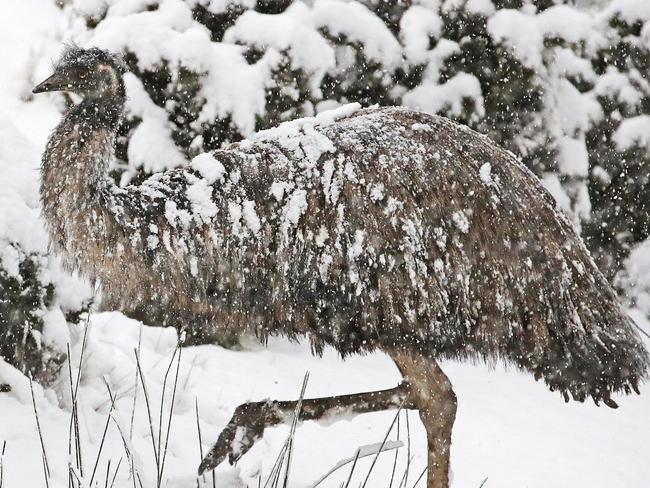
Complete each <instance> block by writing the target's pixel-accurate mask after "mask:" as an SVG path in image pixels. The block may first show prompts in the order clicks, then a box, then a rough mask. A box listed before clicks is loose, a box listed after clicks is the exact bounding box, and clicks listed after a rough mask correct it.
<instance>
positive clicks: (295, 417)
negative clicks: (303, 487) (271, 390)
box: [282, 372, 309, 488]
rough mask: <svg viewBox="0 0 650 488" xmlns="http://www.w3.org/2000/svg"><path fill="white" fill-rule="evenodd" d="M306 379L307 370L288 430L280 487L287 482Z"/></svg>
mask: <svg viewBox="0 0 650 488" xmlns="http://www.w3.org/2000/svg"><path fill="white" fill-rule="evenodd" d="M308 381H309V372H306V373H305V377H304V379H303V380H302V389H301V390H300V397H299V398H298V403H297V404H296V410H295V411H294V413H293V422H292V423H291V431H290V432H289V439H288V441H289V447H288V452H287V467H286V469H285V471H284V483H283V484H282V488H287V484H288V483H289V468H290V466H291V453H292V451H293V437H294V435H295V432H296V426H297V425H298V419H299V418H300V412H301V411H302V401H303V399H304V398H305V390H306V389H307V382H308Z"/></svg>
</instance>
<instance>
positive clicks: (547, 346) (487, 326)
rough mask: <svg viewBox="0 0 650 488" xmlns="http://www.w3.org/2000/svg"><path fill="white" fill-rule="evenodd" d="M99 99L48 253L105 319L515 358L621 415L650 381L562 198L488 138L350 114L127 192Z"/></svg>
mask: <svg viewBox="0 0 650 488" xmlns="http://www.w3.org/2000/svg"><path fill="white" fill-rule="evenodd" d="M98 103H99V102H97V101H96V100H93V99H92V98H88V99H86V100H84V101H83V102H82V103H81V104H80V105H78V106H77V107H74V108H73V109H72V110H71V112H70V113H69V114H67V116H66V117H65V118H64V120H63V121H62V123H61V124H60V125H59V126H58V127H57V129H56V130H55V131H54V133H53V134H52V137H51V139H50V141H49V143H48V146H47V149H46V152H45V155H44V159H43V183H42V198H43V202H44V213H45V217H46V220H47V222H48V225H49V229H50V235H51V239H52V243H53V244H54V246H55V247H56V248H57V250H58V251H59V252H60V253H62V254H63V255H64V257H65V259H66V261H67V262H68V264H69V265H70V267H72V268H75V269H77V270H79V271H80V272H82V273H84V274H86V275H88V276H90V277H91V278H92V279H98V280H100V282H101V284H102V287H103V290H104V293H105V302H104V303H105V304H106V305H107V306H108V307H111V308H121V309H127V310H132V311H134V312H136V313H142V314H144V315H147V316H149V317H151V316H154V315H155V311H157V310H160V311H163V312H164V313H165V314H166V315H167V316H170V317H171V318H172V321H173V322H174V323H175V325H177V326H179V327H183V326H184V325H187V324H190V323H194V324H197V323H198V324H200V323H203V324H209V326H210V327H213V328H228V329H230V330H233V331H236V332H238V331H243V330H254V331H255V332H256V333H257V334H259V335H260V336H261V337H266V336H268V335H270V334H283V335H287V336H289V337H295V336H299V335H304V334H306V335H307V336H308V337H309V338H310V339H311V341H312V342H313V344H314V348H315V350H316V351H320V350H321V348H322V347H323V346H324V345H325V344H328V345H332V346H334V347H335V348H336V349H337V350H338V351H340V352H341V354H344V355H345V354H350V353H356V352H363V351H369V350H373V349H376V348H380V349H382V350H387V351H391V350H392V351H395V350H401V351H407V352H408V351H411V352H417V353H418V354H421V355H425V356H429V357H432V358H440V357H444V358H460V359H473V358H485V359H500V358H502V359H505V360H507V361H509V362H511V363H514V364H516V365H517V366H519V367H521V368H523V369H526V370H529V371H531V372H533V373H534V374H535V375H536V376H538V377H543V378H544V380H545V381H546V383H547V384H548V385H549V386H550V387H551V388H552V389H557V390H560V391H562V392H563V394H564V395H565V396H567V395H569V394H570V395H572V396H573V397H574V398H576V399H578V400H583V399H584V398H585V397H586V396H592V397H593V398H594V399H595V400H596V401H599V400H601V399H604V400H605V401H607V402H609V401H610V400H609V395H610V393H611V392H613V391H618V390H624V391H626V392H627V391H629V390H630V388H633V389H637V382H638V381H639V380H640V379H642V378H643V377H644V376H645V374H646V371H647V368H648V356H647V353H646V351H645V349H644V348H643V346H642V344H641V342H640V341H639V339H638V337H637V335H636V333H635V331H634V328H633V325H632V323H631V320H630V319H629V318H628V316H627V315H626V314H625V313H624V312H623V311H622V310H621V308H620V306H619V304H618V302H617V299H616V296H615V294H614V292H613V291H612V289H611V287H610V286H609V285H608V283H607V282H606V280H605V279H604V277H603V276H602V275H601V273H600V272H599V271H598V269H597V268H596V266H595V265H594V263H593V261H592V260H591V258H590V257H589V254H588V252H587V250H586V249H585V246H584V244H583V243H582V241H581V240H580V238H579V237H578V236H577V235H576V232H575V230H574V229H573V228H572V226H571V225H570V223H569V222H568V221H567V219H566V218H565V217H564V216H563V215H562V213H561V212H559V211H558V210H556V206H555V202H554V201H553V199H552V197H551V196H550V195H549V194H548V192H546V191H545V190H544V188H543V187H542V186H541V185H540V183H539V181H538V180H537V178H536V177H535V176H533V175H532V174H531V173H530V172H529V171H528V170H527V169H526V168H525V167H524V166H523V165H522V164H521V163H519V162H518V161H517V159H516V158H515V157H514V156H513V155H512V154H510V153H507V152H505V151H503V150H502V149H500V148H498V147H497V146H495V145H494V144H493V143H491V142H490V141H489V140H488V139H487V138H485V137H483V136H481V135H479V134H477V133H476V132H473V131H471V130H469V129H467V128H465V127H462V126H460V125H457V124H455V123H452V122H450V121H449V120H446V119H444V118H441V117H434V116H430V115H425V114H422V113H418V112H414V111H410V110H406V109H402V108H381V109H380V108H371V109H366V110H359V111H356V112H353V113H352V111H349V110H348V111H349V112H350V113H343V114H341V113H339V116H341V115H342V117H341V118H340V119H339V120H333V119H334V118H337V116H336V114H334V115H332V114H330V115H325V116H324V117H321V118H320V119H306V120H303V121H297V122H293V123H290V124H287V125H284V126H281V127H280V128H278V129H272V130H271V131H267V132H265V133H260V134H259V135H257V136H255V137H254V138H252V139H251V140H248V141H244V142H241V143H238V144H233V145H231V146H230V147H228V148H227V149H225V150H220V151H215V152H214V153H213V154H212V155H202V156H199V157H198V158H197V159H195V160H194V161H193V163H192V164H191V165H190V166H188V167H186V168H180V169H176V170H172V171H168V172H165V173H162V174H158V175H155V176H153V177H151V178H150V179H148V180H147V181H145V182H144V183H143V184H141V185H139V186H129V187H126V188H118V187H116V186H115V185H113V184H112V183H111V181H110V180H109V178H108V176H107V165H108V162H109V160H110V157H111V156H112V143H113V138H114V136H115V128H116V120H114V118H113V117H104V118H102V117H98V119H96V120H99V122H95V123H91V121H88V123H86V118H87V117H88V116H90V117H92V113H93V111H96V107H98V105H97V104H98ZM93 104H94V105H93ZM112 104H113V105H111V106H107V107H103V108H102V107H100V109H99V111H100V112H101V113H102V114H104V113H105V111H106V110H108V111H109V112H106V113H109V114H110V113H111V112H110V110H117V112H118V113H119V112H120V111H121V108H122V104H123V96H122V97H115V98H114V99H112ZM345 110H346V109H344V112H345ZM84 114H85V115H84ZM89 114H90V115H89ZM328 117H329V118H330V119H332V120H328ZM197 331H198V332H197ZM188 333H189V334H190V335H192V334H193V333H197V334H205V335H204V336H203V337H198V338H196V339H197V340H208V339H209V334H206V332H205V326H203V327H200V328H198V327H196V326H195V327H190V328H189V330H188Z"/></svg>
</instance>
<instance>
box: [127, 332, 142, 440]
mask: <svg viewBox="0 0 650 488" xmlns="http://www.w3.org/2000/svg"><path fill="white" fill-rule="evenodd" d="M141 348H142V324H140V331H139V332H138V349H137V351H138V354H140V350H141ZM133 388H134V389H135V392H134V393H133V409H132V410H131V427H130V428H129V441H133V423H134V421H135V404H136V402H137V400H138V368H135V381H134V384H133Z"/></svg>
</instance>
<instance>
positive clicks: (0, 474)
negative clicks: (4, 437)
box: [0, 441, 7, 488]
mask: <svg viewBox="0 0 650 488" xmlns="http://www.w3.org/2000/svg"><path fill="white" fill-rule="evenodd" d="M6 448H7V441H3V442H2V453H0V488H2V485H3V483H4V477H5V463H4V460H5V450H6Z"/></svg>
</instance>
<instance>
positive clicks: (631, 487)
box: [0, 0, 650, 488]
mask: <svg viewBox="0 0 650 488" xmlns="http://www.w3.org/2000/svg"><path fill="white" fill-rule="evenodd" d="M65 22H66V20H65V19H64V18H62V17H61V15H60V13H59V12H58V11H57V10H56V9H55V8H54V7H53V6H52V5H51V4H50V2H46V1H44V0H41V1H38V0H20V1H13V2H4V3H3V4H2V6H1V7H0V43H2V45H3V49H2V50H0V66H2V70H0V87H2V89H1V90H0V205H1V206H0V239H1V238H2V237H3V235H2V232H3V229H4V230H6V229H9V228H11V232H12V235H14V236H16V235H18V236H20V238H21V239H23V241H24V242H22V244H24V245H25V246H26V248H27V249H33V250H34V251H39V250H41V249H42V247H43V246H44V241H43V239H44V235H43V234H42V230H41V227H40V224H39V222H38V194H37V185H38V164H39V154H40V152H41V150H42V148H43V145H44V142H45V139H46V137H47V134H48V132H49V130H50V129H51V128H52V127H53V126H54V125H55V124H56V121H57V120H58V117H59V112H58V110H57V108H56V106H55V103H56V98H48V97H40V98H38V99H34V100H32V99H31V97H30V96H29V89H30V87H31V84H32V83H33V82H36V81H39V80H36V79H32V78H33V77H32V76H31V75H32V74H35V76H36V77H39V76H45V75H46V74H47V71H48V66H47V63H46V62H44V60H47V59H48V57H54V56H55V55H56V53H57V52H58V50H59V43H60V40H61V39H60V34H61V33H62V32H63V31H64V29H65ZM19 227H20V228H21V229H22V231H21V232H19V231H18V230H17V229H18V228H19ZM0 258H2V259H5V260H9V259H10V257H7V256H0ZM73 283H74V282H71V284H69V286H68V290H69V291H68V292H67V295H66V296H64V297H63V298H64V299H66V300H69V301H70V302H74V301H75V300H76V299H78V298H79V297H80V296H85V294H87V293H88V291H87V289H86V288H83V289H79V288H76V287H75V286H73ZM632 313H633V314H635V318H636V319H637V320H638V323H639V324H640V326H641V327H642V328H644V329H645V330H646V331H648V332H650V323H648V321H647V320H646V319H645V318H644V317H643V316H642V315H641V314H640V313H635V312H634V311H632ZM61 318H62V317H61V316H60V315H57V314H56V313H53V314H52V316H48V317H46V324H47V330H46V332H47V334H48V335H49V338H50V339H51V340H56V341H59V342H60V343H61V344H63V345H65V344H66V343H69V344H70V347H71V349H72V377H73V378H76V374H77V367H78V364H79V356H80V353H81V349H82V341H83V330H82V327H81V326H79V327H74V328H71V329H69V328H68V326H67V325H65V324H64V323H63V322H62V321H61ZM89 322H90V329H89V334H88V344H87V347H86V350H85V357H84V361H83V367H82V372H81V382H80V389H79V393H78V402H77V405H78V416H79V422H78V425H79V436H80V444H81V452H82V457H83V465H84V473H83V477H84V478H85V480H86V481H87V482H89V481H90V476H91V473H92V471H93V466H94V464H95V459H96V456H97V452H98V450H99V447H100V444H101V443H102V437H103V436H102V434H103V431H104V426H105V424H106V421H107V418H108V415H109V412H111V402H110V399H109V393H108V388H107V385H108V387H110V390H111V392H112V394H113V395H115V397H116V401H115V408H114V410H113V412H112V413H111V415H112V420H111V421H110V422H109V424H108V431H107V435H106V438H105V441H104V442H103V447H102V452H101V458H100V461H99V467H98V468H97V473H96V475H95V481H98V480H99V484H100V485H101V486H104V479H105V478H106V468H107V463H108V461H110V462H111V473H112V472H113V471H114V470H115V468H116V466H117V465H118V463H119V462H120V460H121V465H120V468H119V471H118V473H117V477H116V481H115V485H114V486H116V487H127V486H133V482H132V481H131V480H130V479H129V468H128V461H127V456H126V454H125V452H126V449H125V447H124V442H123V437H122V436H124V438H125V439H127V440H128V442H127V444H128V449H129V450H130V451H131V452H133V453H134V458H135V468H136V470H137V473H138V475H139V476H140V478H141V480H142V485H143V487H144V488H149V487H152V486H155V485H156V466H155V462H154V454H153V449H152V442H151V441H152V439H151V437H152V436H151V431H150V429H151V426H150V422H149V420H148V415H147V409H146V403H145V398H144V393H143V390H142V387H141V386H137V387H136V384H138V385H139V383H137V381H136V359H135V352H134V351H135V349H136V348H138V347H140V358H141V366H142V370H143V372H144V377H145V381H146V384H147V389H148V394H149V397H150V401H151V405H152V416H153V429H154V437H156V436H157V433H158V429H159V427H158V425H159V424H158V422H159V420H158V419H159V413H160V399H161V396H162V395H161V391H162V384H163V381H164V377H165V373H166V371H167V368H168V366H169V364H170V361H171V358H172V354H173V351H174V348H175V346H176V341H177V338H176V335H175V332H174V331H173V330H168V329H161V328H155V327H147V326H142V325H141V324H139V323H137V322H135V321H132V320H130V319H127V318H126V317H124V316H123V315H121V314H119V313H101V314H93V315H91V317H90V321H89ZM646 343H648V346H649V347H650V341H646ZM138 344H140V346H138ZM443 366H444V369H445V371H446V372H447V373H448V375H449V376H450V378H451V380H452V382H453V384H454V387H455V390H456V393H457V395H458V398H459V408H458V418H457V421H456V425H455V429H454V434H453V446H452V470H453V486H455V487H470V488H474V487H476V488H478V487H479V486H480V485H481V483H482V482H483V481H484V480H485V479H487V481H485V484H484V485H483V486H485V487H486V488H490V487H494V488H507V487H513V488H514V487H517V488H519V487H530V488H533V487H540V488H541V487H544V488H546V487H571V488H577V487H589V488H599V487H626V488H645V487H647V486H650V448H649V446H650V385H643V386H642V395H641V396H636V395H634V396H630V397H625V398H616V401H617V402H618V403H619V405H620V408H619V409H618V410H611V409H609V408H607V407H596V406H594V405H593V404H576V403H569V404H565V403H564V401H563V400H562V399H561V397H560V396H559V395H557V394H553V393H550V392H548V390H547V389H546V388H545V387H544V385H543V384H540V383H536V382H535V381H534V380H533V378H532V377H531V376H529V375H525V374H521V373H519V372H517V371H514V370H509V371H506V370H504V369H503V368H502V367H501V366H499V365H498V366H497V367H496V368H494V369H492V370H490V369H489V368H487V367H485V366H484V365H466V364H457V363H445V364H444V365H443ZM307 371H308V372H309V373H310V379H309V383H308V386H307V392H306V396H307V397H314V396H322V395H333V394H343V393H351V392H359V391H367V390H372V389H379V388H388V387H392V386H395V385H396V384H397V382H398V381H399V379H400V378H399V374H398V372H397V370H396V368H395V367H394V366H393V365H392V363H391V361H390V360H389V359H388V358H387V357H385V356H383V355H381V354H374V355H370V356H366V357H352V358H349V359H348V360H346V361H342V360H340V359H339V358H338V357H337V355H336V353H335V352H334V351H331V350H327V351H326V352H325V355H324V357H323V358H315V357H313V356H312V355H311V354H310V351H309V347H308V346H307V345H306V344H298V345H296V344H288V343H286V342H284V341H281V340H273V341H272V342H271V343H270V344H269V347H267V348H262V347H261V346H259V345H257V344H254V343H251V344H248V345H247V347H246V348H245V350H243V351H230V350H225V349H222V348H220V347H216V346H201V347H190V348H185V349H183V351H182V358H181V362H180V368H179V376H178V378H179V379H178V388H177V392H176V397H175V402H174V407H173V416H172V421H171V430H170V435H169V446H168V454H167V458H166V464H165V470H164V473H163V486H169V487H185V486H196V475H195V473H196V469H197V467H198V463H199V461H200V445H199V440H198V432H197V424H196V405H198V408H199V412H200V416H199V417H200V419H199V420H200V427H201V434H202V440H203V442H202V446H201V447H202V450H203V452H206V451H207V449H209V447H210V445H211V443H212V442H214V440H216V438H217V435H218V433H219V432H220V430H221V429H222V428H223V427H224V426H225V424H226V422H227V421H228V419H229V418H230V416H231V415H232V411H233V409H234V408H235V407H236V406H237V405H238V404H240V403H242V402H245V401H249V400H259V399H263V398H267V397H269V398H274V399H295V398H296V397H297V396H298V394H299V390H300V387H301V384H302V379H303V376H304V374H305V372H307ZM174 374H175V363H174V364H173V368H172V372H171V373H170V379H169V380H168V389H167V393H166V395H165V402H164V408H163V412H164V414H163V415H164V421H163V431H165V430H166V425H167V416H168V413H169V411H170V408H171V396H172V395H171V385H170V383H171V382H172V380H173V377H174ZM0 383H9V384H11V386H12V391H11V392H9V393H0V445H1V444H2V443H3V441H6V448H5V453H4V456H3V457H2V462H1V463H2V464H1V465H2V482H0V484H1V486H2V487H7V488H13V487H19V486H20V487H23V486H25V487H34V486H46V483H45V479H44V474H43V469H42V460H41V444H40V440H39V435H38V431H37V428H36V418H35V414H34V408H33V406H32V394H31V392H30V386H29V381H28V379H27V378H26V377H24V376H23V375H22V374H20V373H19V372H17V371H16V370H14V369H13V368H11V367H10V366H8V365H7V364H6V363H4V362H1V361H0ZM34 397H35V405H36V409H37V411H38V419H39V421H40V425H41V428H42V435H43V442H44V446H45V451H46V453H47V461H48V464H49V469H50V479H49V485H50V486H51V487H53V488H55V487H60V486H61V487H62V486H65V485H67V484H68V461H69V422H70V416H71V401H70V386H69V377H68V372H67V367H65V368H64V369H63V371H62V373H61V377H60V379H59V381H58V382H57V383H56V384H55V385H53V386H52V387H51V388H49V389H46V390H43V389H42V388H41V387H40V386H38V385H34ZM134 404H135V415H134V416H133V422H132V420H131V418H132V412H133V409H134ZM394 416H395V413H394V412H386V413H376V414H368V415H364V416H360V417H357V418H354V419H346V420H342V421H339V422H335V423H332V424H330V425H324V424H319V423H314V422H308V423H305V424H303V425H300V426H299V427H298V430H297V432H296V435H295V441H294V450H293V460H292V468H291V473H290V483H289V486H292V487H303V486H305V487H306V486H311V484H312V483H313V482H314V481H316V480H318V479H319V478H320V477H321V476H322V475H324V474H325V473H326V472H327V471H328V470H330V469H331V468H332V467H333V466H335V465H336V463H337V462H338V461H339V460H341V459H343V458H350V457H353V456H354V454H355V451H356V449H357V448H358V447H360V446H363V445H367V444H373V443H378V442H381V441H382V439H383V437H384V435H385V433H386V431H387V429H388V428H389V426H390V424H391V422H392V420H393V418H394ZM405 420H406V419H405V416H404V414H402V416H401V418H400V423H399V425H400V438H401V439H402V440H403V441H404V444H405V445H404V446H403V447H402V448H400V449H399V450H398V451H397V468H396V470H395V472H396V474H395V477H396V481H395V482H394V483H395V484H397V482H398V481H399V479H401V478H402V475H403V473H404V471H405V467H406V464H407V463H406V461H407V459H408V457H409V451H410V454H411V456H412V459H411V460H410V464H409V466H410V469H409V475H408V483H407V484H406V486H408V487H411V486H413V485H414V484H415V482H416V480H417V478H418V476H419V475H420V473H421V472H422V469H423V468H424V466H425V443H424V430H423V428H422V426H421V424H420V423H419V419H418V417H417V414H416V413H415V412H410V414H409V420H410V422H409V426H410V446H408V445H407V444H408V443H407V440H406V435H405V432H406V422H405ZM118 426H119V427H118ZM120 432H121V433H120ZM288 432H289V428H288V427H286V426H283V427H277V428H272V429H269V430H268V431H267V432H266V435H265V436H264V438H263V440H262V441H260V442H259V443H258V444H257V445H256V446H255V447H254V448H253V449H252V450H251V451H250V452H249V453H248V454H247V455H246V456H245V457H244V458H243V459H242V460H241V461H240V462H239V463H238V465H237V466H236V467H231V466H229V465H227V464H225V463H224V464H223V465H221V466H219V468H218V469H217V470H216V472H215V473H216V475H215V479H216V486H220V487H237V486H246V485H248V486H257V483H258V477H261V480H262V485H264V482H265V480H266V477H267V476H268V475H269V473H270V471H271V469H272V466H273V463H274V462H275V460H276V457H277V455H278V453H279V452H280V449H281V448H282V445H283V443H284V441H285V439H286V437H287V435H288ZM396 436H397V432H396V428H395V429H394V430H393V431H392V433H391V435H390V439H395V438H396ZM163 444H164V438H163ZM394 459H395V457H394V451H391V452H388V453H383V454H381V455H380V456H379V458H378V462H377V466H376V467H375V469H374V470H373V471H372V473H371V476H370V478H369V481H368V484H367V485H366V486H369V487H370V486H372V487H375V486H382V487H383V486H388V484H389V479H390V477H391V472H392V470H393V462H394ZM371 462H372V457H368V458H366V459H363V460H361V461H359V463H358V465H357V468H356V470H355V474H354V478H353V481H352V485H354V486H357V485H359V484H360V483H361V482H363V480H364V478H365V477H366V473H367V472H368V469H369V467H370V464H371ZM73 464H75V463H74V461H73ZM348 473H349V466H346V467H344V468H342V469H340V470H339V471H337V472H336V473H335V474H333V475H332V476H331V477H329V478H327V479H326V481H324V482H323V483H322V484H321V485H320V486H327V487H330V486H333V487H336V486H339V485H340V483H341V482H344V481H345V480H346V479H347V476H348ZM79 476H81V474H79ZM111 476H112V474H111ZM205 483H206V484H205V486H208V485H210V486H212V479H211V477H210V476H208V477H207V478H206V480H205ZM109 484H110V482H109ZM84 486H86V485H84ZM93 486H94V483H93ZM418 486H424V482H423V481H420V484H419V485H418Z"/></svg>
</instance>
